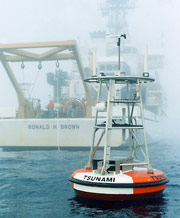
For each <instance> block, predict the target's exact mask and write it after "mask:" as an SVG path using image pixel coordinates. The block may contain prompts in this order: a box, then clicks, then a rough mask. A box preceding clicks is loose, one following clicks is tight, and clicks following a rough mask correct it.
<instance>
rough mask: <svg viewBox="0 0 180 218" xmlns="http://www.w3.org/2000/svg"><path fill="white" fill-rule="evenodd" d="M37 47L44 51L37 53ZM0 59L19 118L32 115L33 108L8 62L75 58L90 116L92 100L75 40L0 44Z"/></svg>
mask: <svg viewBox="0 0 180 218" xmlns="http://www.w3.org/2000/svg"><path fill="white" fill-rule="evenodd" d="M37 49H45V50H46V51H44V52H42V53H37ZM35 50H36V52H35ZM0 60H1V63H2V65H3V67H4V69H5V70H6V72H7V75H8V77H9V79H10V81H11V83H12V84H13V87H14V88H15V90H16V93H17V97H18V103H19V113H18V117H19V118H30V117H33V108H32V103H31V102H29V101H28V100H27V99H26V98H25V96H24V93H23V91H22V90H21V88H20V86H19V84H18V82H17V80H16V77H15V75H14V73H13V71H12V69H11V67H10V65H9V63H10V62H22V63H23V62H29V61H31V62H35V61H38V62H42V61H61V60H75V61H76V63H77V66H78V69H79V73H80V76H81V79H82V81H83V86H84V89H85V93H86V101H87V116H90V108H91V105H92V102H93V101H92V98H91V95H90V91H89V86H88V85H87V83H85V82H84V79H85V78H84V71H83V66H82V62H81V59H80V56H79V52H78V48H77V44H76V41H74V40H70V41H57V42H34V43H14V44H0Z"/></svg>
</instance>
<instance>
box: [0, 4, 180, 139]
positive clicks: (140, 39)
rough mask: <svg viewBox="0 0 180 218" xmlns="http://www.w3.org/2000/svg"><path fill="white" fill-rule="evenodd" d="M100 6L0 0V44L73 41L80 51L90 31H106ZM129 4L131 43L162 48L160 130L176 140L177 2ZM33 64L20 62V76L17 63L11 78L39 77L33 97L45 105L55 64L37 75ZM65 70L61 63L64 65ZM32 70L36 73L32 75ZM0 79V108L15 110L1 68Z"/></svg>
mask: <svg viewBox="0 0 180 218" xmlns="http://www.w3.org/2000/svg"><path fill="white" fill-rule="evenodd" d="M104 2H105V0H51V1H47V0H31V1H23V0H16V1H13V0H6V1H2V0H0V4H1V8H0V30H1V34H0V43H17V42H41V41H42V42H46V41H61V40H74V39H75V40H77V42H78V46H79V47H86V45H88V43H89V33H90V32H93V31H97V30H104V29H106V19H105V17H102V14H101V12H100V10H99V9H100V6H101V5H102V4H103V3H104ZM134 2H135V9H132V10H130V11H129V12H128V15H127V22H128V24H129V35H130V37H131V41H132V42H133V43H134V44H136V45H137V46H139V48H140V49H141V50H142V49H143V47H144V45H145V44H147V45H148V47H149V50H151V48H156V47H160V46H163V49H164V55H165V66H164V72H163V75H160V80H161V85H162V86H163V89H164V91H165V92H166V94H167V108H166V114H167V116H166V119H165V121H164V125H163V126H164V129H165V130H164V131H166V132H167V131H168V136H169V138H171V137H172V138H174V137H176V138H180V137H179V135H180V134H179V133H178V130H179V129H180V115H179V109H180V101H179V98H180V97H179V93H180V87H179V82H180V75H179V74H180V72H179V71H180V70H179V63H180V55H179V53H180V52H179V51H180V43H179V39H180V23H179V20H180V13H179V8H180V2H179V1H178V0H171V1H169V0H134ZM127 37H128V36H127ZM25 64H26V63H25ZM36 65H37V64H35V65H31V66H30V64H29V63H28V64H26V68H27V70H26V71H24V72H22V69H21V68H20V66H19V65H16V66H15V68H16V71H17V74H16V76H17V78H18V79H19V80H21V81H22V80H23V78H22V77H23V75H22V74H23V73H24V74H26V77H27V78H29V80H32V81H35V79H36V76H38V78H39V79H40V78H41V79H40V81H39V82H38V84H37V86H36V87H34V89H33V94H34V96H35V97H40V98H41V99H42V104H43V105H44V106H45V105H46V104H47V103H48V97H49V98H50V97H52V93H51V94H49V93H50V91H49V90H48V89H50V87H48V86H47V84H46V78H45V76H44V75H45V74H46V72H48V70H49V71H53V70H54V69H55V66H54V65H53V63H52V65H51V64H43V69H42V70H41V72H38V70H37V68H36ZM28 66H29V70H28ZM18 67H19V70H18ZM65 67H67V65H64V68H65ZM52 68H54V69H52ZM33 71H36V72H37V73H36V74H35V75H33V73H32V72H33ZM37 74H38V75H37ZM0 75H1V80H0V87H1V92H0V106H1V107H2V106H15V107H17V97H16V93H15V91H14V88H13V87H12V85H11V83H10V81H9V78H8V77H7V75H6V73H5V71H4V69H3V67H2V66H0ZM39 87H41V89H39ZM45 96H46V97H45ZM47 96H48V97H47ZM166 128H167V129H166Z"/></svg>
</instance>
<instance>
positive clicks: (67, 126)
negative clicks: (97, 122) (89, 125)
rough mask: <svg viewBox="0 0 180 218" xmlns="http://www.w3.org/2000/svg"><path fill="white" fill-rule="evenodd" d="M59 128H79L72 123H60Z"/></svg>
mask: <svg viewBox="0 0 180 218" xmlns="http://www.w3.org/2000/svg"><path fill="white" fill-rule="evenodd" d="M60 127H61V129H79V125H77V124H76V125H74V124H68V125H67V124H61V126H60Z"/></svg>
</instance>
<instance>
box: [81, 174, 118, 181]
mask: <svg viewBox="0 0 180 218" xmlns="http://www.w3.org/2000/svg"><path fill="white" fill-rule="evenodd" d="M84 180H86V181H92V182H96V181H98V182H115V178H113V177H100V176H87V175H84Z"/></svg>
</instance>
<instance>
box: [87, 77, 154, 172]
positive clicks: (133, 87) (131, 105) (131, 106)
mask: <svg viewBox="0 0 180 218" xmlns="http://www.w3.org/2000/svg"><path fill="white" fill-rule="evenodd" d="M85 81H86V82H90V83H98V84H99V92H98V99H97V105H96V116H95V125H94V133H93V140H92V146H91V151H90V156H89V161H88V164H87V166H86V167H87V168H93V169H94V168H96V167H97V162H98V161H102V162H103V166H102V170H101V174H106V173H107V170H108V169H109V168H110V167H111V166H115V167H116V166H118V167H117V170H118V168H119V167H121V168H124V169H128V168H131V169H132V168H133V167H134V166H141V165H143V166H146V167H147V169H148V172H149V173H152V171H153V170H152V167H151V165H150V163H149V155H148V147H147V140H146V132H145V128H144V110H143V103H142V89H143V88H144V87H145V86H146V84H148V83H149V82H153V81H154V79H152V78H149V77H135V76H95V77H91V78H88V79H86V80H85ZM102 86H105V87H106V88H107V92H108V94H107V99H106V101H104V102H103V101H102V100H101V91H102ZM116 86H118V89H119V86H120V87H121V90H122V89H124V90H125V92H126V94H125V96H124V95H123V96H122V95H121V96H122V97H121V98H116V95H115V92H116ZM117 105H120V108H121V109H122V111H125V112H120V111H119V112H120V113H121V116H118V118H117V115H116V116H115V117H114V115H113V109H114V107H116V106H117ZM136 108H139V115H138V116H136V115H135V112H137V109H136ZM102 110H104V111H105V114H106V118H105V122H103V123H102V122H101V123H99V112H100V111H102ZM122 114H123V116H122ZM101 119H102V118H101ZM100 129H101V130H102V133H101V134H100V137H99V139H98V140H97V132H98V131H99V130H100ZM117 129H119V130H121V131H122V134H121V136H120V137H123V135H124V134H125V133H128V139H129V140H128V141H129V143H128V144H129V157H127V158H126V159H124V160H120V159H116V160H112V159H111V147H112V145H111V136H112V131H113V130H117ZM139 131H141V132H142V135H143V142H142V143H140V142H139V139H138V132H139ZM103 137H104V138H105V139H104V156H103V160H95V159H94V156H95V153H96V151H97V149H98V147H99V144H100V142H101V140H102V138H103ZM95 142H98V143H97V144H96V145H95ZM137 148H139V149H140V151H141V153H142V156H143V157H144V158H143V160H139V159H138V157H137V152H136V150H137Z"/></svg>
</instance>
